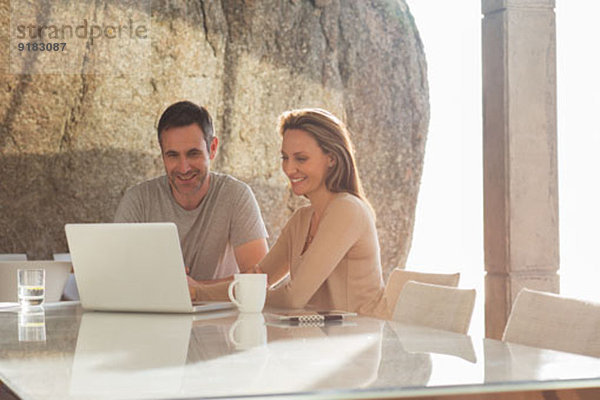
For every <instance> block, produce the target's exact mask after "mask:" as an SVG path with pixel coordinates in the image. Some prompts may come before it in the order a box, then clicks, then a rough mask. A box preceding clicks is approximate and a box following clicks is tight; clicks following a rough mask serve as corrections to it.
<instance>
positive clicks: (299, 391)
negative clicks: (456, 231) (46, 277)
mask: <svg viewBox="0 0 600 400" xmlns="http://www.w3.org/2000/svg"><path fill="white" fill-rule="evenodd" d="M44 309H45V310H44V311H45V313H44V315H43V321H42V320H40V319H39V318H40V317H41V316H40V315H38V316H37V317H36V318H38V320H37V322H32V324H39V325H37V326H41V322H43V325H44V326H45V329H44V331H43V332H45V337H46V339H45V341H44V340H40V341H25V340H23V339H25V338H26V337H27V338H33V332H32V333H31V335H29V334H25V332H22V334H21V335H19V332H21V330H20V329H21V328H22V327H25V326H27V324H29V322H28V321H29V317H27V318H25V316H23V315H21V314H19V313H18V312H16V311H15V312H5V313H0V379H1V380H3V381H4V382H5V383H6V384H7V385H8V386H9V387H10V388H11V389H13V390H14V391H15V393H16V394H17V395H18V396H20V397H22V398H26V399H31V400H38V399H44V400H47V399H49V400H52V399H60V400H63V399H67V400H78V399H90V398H93V399H100V400H102V399H109V398H110V399H134V398H135V399H151V398H174V399H175V398H202V397H219V396H221V397H224V398H235V397H240V396H276V397H280V396H284V395H293V396H300V397H302V396H307V397H309V398H310V397H311V396H312V397H319V396H321V395H323V394H324V393H326V394H332V397H335V396H336V395H338V394H339V395H342V396H346V397H371V398H381V397H386V396H393V397H402V396H405V395H407V393H409V394H410V393H413V394H417V395H419V396H423V395H428V393H429V391H430V390H431V389H435V390H437V391H436V392H435V393H441V392H443V391H445V392H447V391H450V392H452V393H461V390H462V391H463V392H462V393H467V392H473V391H474V390H475V389H477V390H478V388H479V389H481V390H482V391H490V390H502V389H504V388H506V385H507V384H510V385H511V387H523V388H524V389H523V390H533V389H535V388H540V387H541V388H547V387H549V385H551V387H556V385H561V384H563V383H564V382H565V380H567V379H578V380H579V381H578V382H581V380H584V379H586V378H588V379H589V380H590V382H591V383H585V384H587V385H593V384H596V385H598V384H600V359H599V358H592V357H585V356H581V355H574V354H568V353H561V352H556V351H550V350H542V349H534V348H530V347H527V346H519V345H512V344H507V343H502V342H499V341H494V340H488V339H483V340H482V339H477V340H472V339H471V338H470V337H468V336H465V335H460V334H456V333H451V332H444V331H436V330H432V329H429V328H419V327H415V326H409V325H402V324H399V323H396V322H389V321H381V320H375V319H372V318H367V317H361V316H358V317H356V318H352V319H350V320H349V321H347V322H344V323H341V324H340V323H333V324H329V323H328V324H325V325H323V326H295V325H287V324H281V323H277V322H275V321H272V320H270V319H269V317H268V316H266V315H265V316H263V315H260V314H258V315H254V316H247V315H241V314H238V313H237V311H226V312H214V313H206V314H199V315H182V314H178V315H177V314H136V313H105V312H85V313H84V312H82V310H81V308H80V307H77V306H75V307H54V306H50V305H49V306H48V307H46V306H45V307H44ZM29 327H32V326H29ZM35 335H37V336H36V337H37V338H42V337H43V336H44V334H43V333H42V331H41V330H39V331H38V332H37V333H35ZM564 384H569V383H568V382H566V383H564ZM544 385H545V386H544ZM490 388H492V389H490ZM532 388H533V389H532Z"/></svg>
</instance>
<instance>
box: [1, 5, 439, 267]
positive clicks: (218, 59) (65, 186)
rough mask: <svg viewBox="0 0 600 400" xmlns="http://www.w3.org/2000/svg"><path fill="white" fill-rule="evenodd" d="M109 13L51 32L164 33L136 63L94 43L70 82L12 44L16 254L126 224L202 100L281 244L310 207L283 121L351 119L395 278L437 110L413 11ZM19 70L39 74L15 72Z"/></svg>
mask: <svg viewBox="0 0 600 400" xmlns="http://www.w3.org/2000/svg"><path fill="white" fill-rule="evenodd" d="M61 3H65V4H63V5H62V7H69V6H68V4H66V3H68V2H61ZM122 3H125V2H122ZM94 4H97V3H96V2H90V5H89V6H88V7H79V8H70V9H67V10H61V9H60V7H61V5H60V4H59V5H53V6H52V7H50V8H47V9H45V10H42V11H38V12H37V13H38V15H37V18H38V23H39V20H41V21H42V22H43V21H44V18H45V21H50V22H52V21H55V20H57V21H61V22H63V23H64V20H65V19H67V18H71V19H72V20H73V21H81V20H83V19H87V20H88V21H90V23H92V22H98V21H103V23H107V22H106V21H109V22H110V20H111V18H117V17H122V18H124V19H126V18H130V19H131V17H130V16H131V15H137V16H139V15H143V18H145V20H143V21H142V22H144V21H145V22H146V23H148V27H149V29H148V37H147V38H146V39H145V40H144V41H139V42H135V43H134V44H133V46H130V47H129V48H127V50H126V51H127V57H122V56H115V54H116V53H115V52H114V51H113V50H111V45H112V44H113V43H115V42H110V43H108V42H107V43H108V45H107V44H106V43H105V45H104V46H103V45H102V42H101V41H100V43H99V42H98V41H97V42H95V43H96V44H95V45H91V46H90V43H89V40H88V43H87V47H86V46H80V49H84V51H83V52H81V53H77V52H74V53H73V54H72V56H71V58H70V59H69V60H68V61H69V64H68V65H67V64H64V68H65V71H63V72H64V73H61V74H57V73H48V71H50V68H51V67H50V64H45V63H48V62H49V61H47V60H48V57H49V56H48V55H47V54H44V55H38V56H36V55H27V57H30V58H29V59H23V61H22V62H23V64H18V63H19V62H21V61H19V60H16V59H15V58H14V57H16V56H13V54H12V53H11V54H7V52H8V51H9V49H7V48H6V47H3V48H2V49H0V52H3V53H2V54H0V56H1V59H2V60H10V61H9V64H10V65H9V64H7V63H6V62H5V61H3V65H2V69H1V71H0V74H1V75H0V85H1V87H2V89H1V90H0V123H1V125H0V166H1V168H2V179H1V181H0V253H14V252H26V253H28V256H29V258H30V259H44V258H49V257H51V255H52V253H53V252H65V251H67V247H66V240H65V237H64V233H63V225H64V224H65V223H67V222H92V221H98V222H108V221H111V219H112V216H113V214H114V211H115V209H116V206H117V204H118V201H119V199H120V198H121V196H122V194H123V193H124V191H125V190H126V188H127V187H129V186H131V185H132V184H134V183H136V182H139V181H141V180H144V179H146V178H149V177H152V176H156V175H158V174H160V173H161V172H162V163H161V160H160V157H159V151H158V146H157V142H156V137H155V136H156V133H155V125H156V122H157V119H158V116H159V115H160V113H161V112H162V110H163V109H164V108H165V107H166V106H168V105H169V104H171V103H173V102H175V101H178V100H182V99H189V100H191V101H193V102H196V103H198V104H204V105H206V106H207V108H208V109H209V111H210V112H211V114H212V115H213V118H214V120H215V125H216V132H217V135H218V136H219V137H220V141H221V144H222V145H221V147H220V149H219V155H218V156H217V159H216V162H215V163H214V164H213V166H212V167H213V169H216V170H220V171H223V172H226V173H230V174H232V175H234V176H236V177H238V178H239V179H242V180H244V181H246V182H248V183H249V184H250V185H251V186H252V188H253V190H254V192H255V193H256V196H257V198H258V200H259V203H260V206H261V208H262V210H263V215H264V217H265V220H266V222H267V225H268V230H269V233H270V235H271V240H274V239H275V238H276V237H277V236H278V234H279V230H280V229H281V227H282V226H283V224H284V223H285V221H286V220H287V218H288V217H289V215H290V214H291V212H292V211H293V210H294V209H295V208H297V207H298V206H299V205H300V204H302V203H303V200H302V199H298V198H295V197H293V195H291V193H290V191H289V189H288V187H287V183H286V179H285V178H284V176H283V174H282V173H281V170H280V165H279V146H280V138H279V137H278V134H277V132H276V121H277V117H278V115H279V114H280V113H281V112H283V111H285V110H287V109H290V108H299V107H307V106H310V107H322V108H326V109H328V110H330V111H331V112H333V113H334V114H336V115H338V116H340V117H341V118H342V119H344V120H345V121H346V123H347V124H348V126H349V128H350V129H351V131H352V139H353V141H354V144H355V147H356V156H357V161H358V166H359V170H360V173H361V178H362V180H363V184H364V186H365V190H366V194H367V197H368V198H369V200H370V201H371V202H372V204H373V206H374V208H375V210H376V212H377V227H378V231H379V238H380V242H381V247H382V262H383V265H384V270H385V272H386V274H387V272H388V271H389V269H391V268H392V267H394V266H396V265H400V266H404V263H405V261H406V257H407V254H408V250H409V248H410V243H411V237H412V230H413V224H414V213H415V205H416V200H417V194H418V189H419V182H420V178H421V172H422V164H423V157H424V148H425V138H426V132H427V127H428V121H429V104H428V85H427V74H426V63H425V56H424V52H423V47H422V44H421V42H420V39H419V35H418V32H417V29H416V27H415V24H414V21H413V19H412V16H411V15H410V13H409V10H408V7H407V6H406V4H405V3H404V2H403V1H402V0H398V1H386V0H375V1H371V2H362V1H341V0H329V1H323V0H321V1H300V0H296V1H289V0H280V1H275V0H267V1H244V2H241V1H233V0H221V1H216V0H215V1H196V2H187V1H184V0H173V1H168V2H167V1H158V0H157V1H154V2H153V3H152V4H148V5H147V8H143V7H142V6H139V7H140V8H138V9H136V10H133V11H132V10H131V9H122V10H121V9H119V7H118V4H120V3H119V2H115V3H114V4H113V3H112V2H106V4H104V5H94ZM115 4H116V5H115ZM136 4H137V3H136ZM48 7H49V6H48ZM110 7H112V8H110ZM133 7H134V8H135V7H138V6H133ZM109 8H110V12H109V11H107V10H108V9H109ZM14 12H15V11H14V10H11V8H10V6H9V4H8V1H7V0H2V1H1V2H0V27H1V28H0V37H1V38H2V40H3V41H4V42H5V43H6V42H8V41H9V40H10V43H11V45H14V44H15V41H14V37H15V32H14V24H13V26H11V25H10V23H9V22H10V21H11V20H10V16H11V13H13V14H14ZM144 13H145V14H144ZM128 16H129V17H128ZM143 18H142V19H143ZM13 19H16V18H13ZM138 22H139V21H138ZM46 23H48V22H46ZM98 23H99V22H98ZM80 44H81V43H80ZM129 44H131V42H130V43H129ZM94 46H96V47H94ZM115 46H116V45H115ZM136 46H137V47H136ZM113 47H114V46H113ZM111 51H113V53H111ZM36 57H37V58H36ZM42 57H47V58H46V59H44V58H42ZM15 60H16V61H15ZM100 61H102V62H103V63H104V64H103V68H104V69H103V71H102V73H97V70H94V68H96V67H97V66H98V65H100ZM107 61H108V62H107ZM15 63H16V64H15ZM15 65H17V67H19V68H23V66H24V65H27V66H28V68H32V69H31V70H23V69H22V70H21V71H26V72H33V73H32V74H23V73H16V74H10V72H11V68H15ZM74 66H75V67H74ZM36 68H37V69H36ZM44 68H46V70H44ZM13 72H14V70H13Z"/></svg>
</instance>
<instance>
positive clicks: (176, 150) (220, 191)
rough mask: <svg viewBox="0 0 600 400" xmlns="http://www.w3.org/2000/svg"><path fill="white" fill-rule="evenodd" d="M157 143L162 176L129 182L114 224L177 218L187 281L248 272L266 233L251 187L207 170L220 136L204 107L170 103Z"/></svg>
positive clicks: (264, 248)
mask: <svg viewBox="0 0 600 400" xmlns="http://www.w3.org/2000/svg"><path fill="white" fill-rule="evenodd" d="M158 143H159V145H160V149H161V152H162V159H163V163H164V166H165V172H166V174H165V175H163V176H160V177H158V178H154V179H151V180H149V181H146V182H143V183H140V184H138V185H136V186H133V187H131V188H129V189H128V190H127V192H126V193H125V195H124V196H123V199H122V200H121V203H120V204H119V207H118V209H117V212H116V215H115V222H174V223H175V224H176V225H177V230H178V232H179V240H180V242H181V248H182V251H183V258H184V261H185V265H186V269H188V270H189V276H190V277H191V278H192V280H190V284H192V285H193V284H194V283H195V282H194V280H195V281H206V280H219V279H222V278H225V277H228V276H230V275H232V274H234V273H236V272H238V271H242V272H245V271H247V270H249V269H250V268H251V267H252V266H253V265H255V264H256V263H258V262H259V261H260V260H261V259H262V258H263V256H264V255H265V254H266V253H267V242H266V239H265V238H266V237H267V231H266V229H265V226H264V223H263V220H262V218H261V215H260V210H259V208H258V204H257V202H256V199H255V198H254V194H253V193H252V191H251V190H250V188H249V187H248V185H246V184H245V183H243V182H240V181H238V180H237V179H235V178H233V177H231V176H229V175H225V174H221V173H217V172H211V171H210V162H211V161H212V160H213V159H214V158H215V156H216V154H217V147H218V144H219V141H218V139H217V137H215V136H214V129H213V124H212V118H211V117H210V115H209V113H208V111H207V110H206V109H205V108H204V107H199V106H197V105H195V104H193V103H191V102H189V101H182V102H179V103H175V104H173V105H171V106H169V108H167V109H166V110H165V112H164V113H163V114H162V116H161V117H160V121H159V123H158Z"/></svg>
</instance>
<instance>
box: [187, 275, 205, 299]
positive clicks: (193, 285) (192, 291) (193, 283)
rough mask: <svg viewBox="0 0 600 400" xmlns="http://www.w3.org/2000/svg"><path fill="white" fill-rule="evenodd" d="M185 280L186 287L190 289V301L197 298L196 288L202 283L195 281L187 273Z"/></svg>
mask: <svg viewBox="0 0 600 400" xmlns="http://www.w3.org/2000/svg"><path fill="white" fill-rule="evenodd" d="M187 281H188V289H189V291H190V297H191V298H192V301H196V300H198V291H197V290H196V289H198V288H200V287H202V283H200V282H198V281H195V280H194V279H192V278H191V277H190V276H189V275H188V276H187Z"/></svg>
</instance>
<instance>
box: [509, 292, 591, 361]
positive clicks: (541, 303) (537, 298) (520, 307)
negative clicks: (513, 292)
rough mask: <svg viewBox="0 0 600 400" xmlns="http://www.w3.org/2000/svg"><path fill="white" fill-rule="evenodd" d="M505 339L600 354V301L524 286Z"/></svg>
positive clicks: (543, 346)
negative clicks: (569, 296)
mask: <svg viewBox="0 0 600 400" xmlns="http://www.w3.org/2000/svg"><path fill="white" fill-rule="evenodd" d="M502 340H504V341H506V342H512V343H519V344H524V345H527V346H532V347H542V348H547V349H552V350H559V351H566V352H570V353H578V354H585V355H590V356H594V357H600V303H592V302H586V301H583V300H577V299H572V298H567V297H563V296H559V295H555V294H552V293H545V292H538V291H534V290H529V289H523V290H521V292H519V294H518V296H517V298H516V300H515V302H514V304H513V307H512V311H511V313H510V316H509V318H508V322H507V323H506V328H505V329H504V335H503V337H502Z"/></svg>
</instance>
